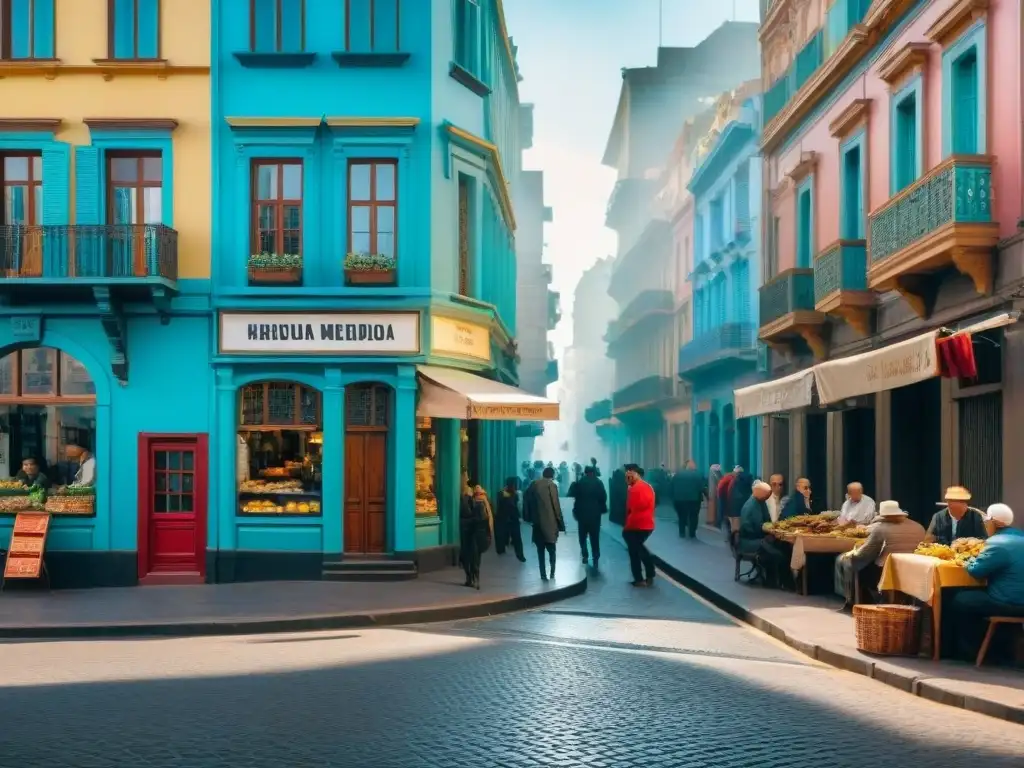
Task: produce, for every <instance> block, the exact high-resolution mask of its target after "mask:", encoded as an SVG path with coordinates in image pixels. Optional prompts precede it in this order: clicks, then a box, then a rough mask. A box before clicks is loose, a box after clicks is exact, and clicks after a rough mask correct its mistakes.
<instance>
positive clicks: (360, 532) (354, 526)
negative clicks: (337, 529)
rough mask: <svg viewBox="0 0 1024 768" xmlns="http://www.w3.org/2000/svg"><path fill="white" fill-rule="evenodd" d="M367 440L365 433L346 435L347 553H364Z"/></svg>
mask: <svg viewBox="0 0 1024 768" xmlns="http://www.w3.org/2000/svg"><path fill="white" fill-rule="evenodd" d="M365 442H366V441H365V440H364V434H363V433H352V434H347V435H345V491H344V493H345V519H344V521H343V522H344V526H345V551H346V552H362V551H363V546H364V545H363V542H364V541H365V531H364V526H363V518H364V506H365V502H364V499H365V493H364V487H365V485H366V483H365V474H366V472H365V452H364V450H363V449H364V447H365Z"/></svg>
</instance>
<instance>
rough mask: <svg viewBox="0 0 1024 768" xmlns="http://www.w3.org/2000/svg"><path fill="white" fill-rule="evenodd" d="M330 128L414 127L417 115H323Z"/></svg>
mask: <svg viewBox="0 0 1024 768" xmlns="http://www.w3.org/2000/svg"><path fill="white" fill-rule="evenodd" d="M324 122H325V123H327V125H328V126H330V127H331V128H415V127H416V126H417V125H419V124H420V119H419V118H418V117H325V118H324Z"/></svg>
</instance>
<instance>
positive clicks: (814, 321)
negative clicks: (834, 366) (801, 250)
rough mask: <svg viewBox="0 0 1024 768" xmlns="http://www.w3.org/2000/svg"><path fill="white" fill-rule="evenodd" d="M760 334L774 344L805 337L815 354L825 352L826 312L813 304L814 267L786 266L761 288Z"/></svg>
mask: <svg viewBox="0 0 1024 768" xmlns="http://www.w3.org/2000/svg"><path fill="white" fill-rule="evenodd" d="M759 293H760V296H761V298H760V304H761V322H760V330H759V331H758V337H759V338H760V339H761V340H762V341H764V342H765V343H766V344H768V345H769V346H772V347H776V348H778V347H783V348H785V347H792V345H793V344H794V343H795V342H798V341H799V340H800V339H803V341H804V342H806V343H807V346H808V347H810V349H811V351H812V352H813V353H814V356H815V357H818V358H822V357H824V356H825V352H826V349H827V344H826V341H825V337H824V330H825V315H823V314H822V313H821V312H818V311H817V310H815V308H814V270H812V269H787V270H786V271H785V272H780V273H779V274H778V275H776V276H775V277H773V278H772V279H771V280H769V281H768V282H767V283H765V284H764V285H762V286H761V288H760V289H759Z"/></svg>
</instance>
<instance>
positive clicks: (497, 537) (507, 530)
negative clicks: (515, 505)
mask: <svg viewBox="0 0 1024 768" xmlns="http://www.w3.org/2000/svg"><path fill="white" fill-rule="evenodd" d="M494 528H495V530H494V551H495V552H497V553H498V554H499V555H502V554H504V553H505V547H507V546H508V544H509V542H510V541H511V542H512V549H513V551H514V552H515V553H516V557H518V558H519V559H520V560H522V559H523V531H522V527H521V526H520V525H519V518H516V519H514V520H497V521H495V524H494Z"/></svg>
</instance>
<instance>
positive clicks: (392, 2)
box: [344, 0, 401, 53]
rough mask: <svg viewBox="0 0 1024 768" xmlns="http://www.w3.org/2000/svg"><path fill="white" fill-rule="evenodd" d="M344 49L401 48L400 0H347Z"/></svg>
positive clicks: (379, 50) (392, 50)
mask: <svg viewBox="0 0 1024 768" xmlns="http://www.w3.org/2000/svg"><path fill="white" fill-rule="evenodd" d="M344 3H345V51H346V52H348V53H395V52H397V51H400V50H401V45H400V43H399V32H400V26H401V25H400V24H399V19H398V14H399V0H344Z"/></svg>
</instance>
